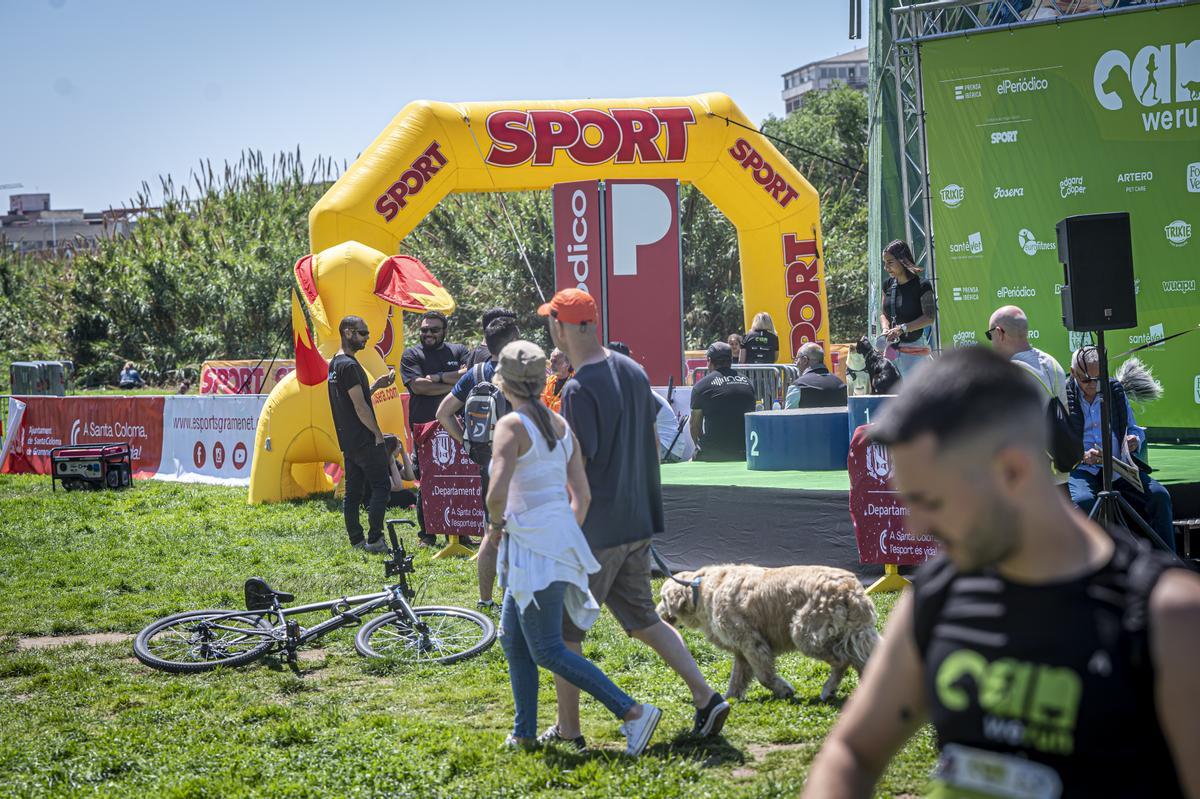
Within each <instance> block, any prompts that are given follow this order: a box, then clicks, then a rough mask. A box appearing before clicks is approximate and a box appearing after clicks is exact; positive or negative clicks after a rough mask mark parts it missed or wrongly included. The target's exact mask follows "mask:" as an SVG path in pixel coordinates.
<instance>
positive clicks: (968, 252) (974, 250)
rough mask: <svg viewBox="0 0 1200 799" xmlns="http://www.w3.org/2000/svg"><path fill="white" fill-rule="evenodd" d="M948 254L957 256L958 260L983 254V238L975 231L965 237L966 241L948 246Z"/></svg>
mask: <svg viewBox="0 0 1200 799" xmlns="http://www.w3.org/2000/svg"><path fill="white" fill-rule="evenodd" d="M950 252H952V253H955V254H957V255H958V257H959V258H971V257H973V256H977V255H982V254H983V236H982V235H981V234H980V233H979V231H975V232H974V233H972V234H971V235H969V236H967V240H966V241H960V242H959V243H957V244H951V245H950Z"/></svg>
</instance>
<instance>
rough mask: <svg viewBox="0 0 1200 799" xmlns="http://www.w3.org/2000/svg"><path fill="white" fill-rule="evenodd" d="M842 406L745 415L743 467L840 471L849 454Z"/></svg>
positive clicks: (847, 414)
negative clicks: (744, 463) (744, 464)
mask: <svg viewBox="0 0 1200 799" xmlns="http://www.w3.org/2000/svg"><path fill="white" fill-rule="evenodd" d="M848 418H849V413H848V411H847V409H846V408H800V409H795V410H786V411H756V412H754V413H748V414H746V467H747V468H748V469H751V470H753V471H768V472H777V471H842V470H844V469H845V468H846V457H847V455H849V453H850V437H849V436H848V435H847V434H846V430H847V426H848V424H849V422H848Z"/></svg>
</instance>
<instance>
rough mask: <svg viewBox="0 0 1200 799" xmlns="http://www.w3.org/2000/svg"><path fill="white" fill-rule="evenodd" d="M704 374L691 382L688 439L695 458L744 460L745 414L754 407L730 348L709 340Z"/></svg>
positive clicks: (749, 387) (750, 388) (750, 389)
mask: <svg viewBox="0 0 1200 799" xmlns="http://www.w3.org/2000/svg"><path fill="white" fill-rule="evenodd" d="M706 354H707V356H708V374H706V375H705V376H704V377H702V378H700V380H698V381H696V385H694V386H692V419H691V422H690V424H691V430H692V439H693V440H694V441H695V442H696V446H697V447H698V451H697V453H696V460H698V461H744V460H746V420H745V419H746V414H748V413H750V412H751V411H753V410H754V403H755V394H754V386H753V385H751V384H750V379H749V378H747V377H746V376H745V375H744V374H741V373H740V372H737V371H735V370H734V368H733V350H732V349H731V348H730V347H729V345H728V344H726V343H725V342H724V341H717V342H714V343H713V344H711V345H710V346H709V348H708V352H707V353H706Z"/></svg>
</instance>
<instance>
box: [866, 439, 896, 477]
mask: <svg viewBox="0 0 1200 799" xmlns="http://www.w3.org/2000/svg"><path fill="white" fill-rule="evenodd" d="M867 474H869V475H871V477H872V478H874V479H875V480H878V481H879V482H881V483H883V482H886V481H887V479H888V478H889V477H891V476H892V462H891V461H890V460H889V459H888V451H887V448H886V447H884V446H883V445H882V444H872V445H871V446H869V447H867Z"/></svg>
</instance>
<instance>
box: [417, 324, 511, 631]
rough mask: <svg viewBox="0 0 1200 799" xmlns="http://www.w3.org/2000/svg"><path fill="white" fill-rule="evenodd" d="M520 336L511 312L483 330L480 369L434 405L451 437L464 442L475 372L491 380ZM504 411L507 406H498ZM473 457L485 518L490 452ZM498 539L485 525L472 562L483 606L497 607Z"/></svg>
mask: <svg viewBox="0 0 1200 799" xmlns="http://www.w3.org/2000/svg"><path fill="white" fill-rule="evenodd" d="M520 337H521V329H520V328H519V327H517V321H516V320H515V319H514V318H512V317H511V316H499V317H496V318H495V319H493V320H492V321H491V322H490V323H489V324H488V326H487V328H486V329H485V330H484V331H483V340H484V342H485V344H486V346H487V348H488V352H489V353H490V356H491V357H489V358H488V360H487V361H486V362H485V363H484V364H482V369H481V368H480V365H479V364H476V365H474V366H472V367H471V368H470V369H468V370H467V371H466V372H465V373H464V374H463V376H462V377H460V378H459V379H458V382H457V383H455V384H454V388H452V389H450V393H449V394H447V395H446V396H445V398H444V399H443V400H442V404H441V405H439V406H438V409H437V420H438V421H439V422H441V423H442V427H444V428H446V432H447V433H449V434H450V436H451V438H453V439H454V440H455V441H457V442H458V443H459V445H460V446H461V445H462V443H463V426H462V421H461V420H460V419H459V413H461V412H462V409H463V407H464V406H465V405H466V404H467V398H468V397H469V396H470V395H471V389H473V388H475V385H476V383H478V382H479V379H478V374H479V373H480V372H482V373H483V375H482V376H483V382H487V383H490V382H491V380H492V376H493V375H495V374H496V357H497V356H498V355H499V354H500V350H502V349H504V345H505V344H507V343H509V342H510V341H516V340H517V339H518V338H520ZM497 402H498V403H503V402H504V398H503V395H501V396H500V398H499V399H498V400H497ZM498 410H504V411H507V408H504V409H498ZM471 457H472V460H474V461H475V462H476V463H478V464H480V465H479V478H480V479H481V480H482V481H483V494H482V496H483V501H484V510H483V515H484V520H485V521H486V520H487V504H486V503H487V492H488V467H487V464H488V461H490V460H491V452H488V453H472V454H471ZM499 546H500V540H499V539H498V538H494V537H493V536H492V534H491V531H490V530H489V529H488V528H487V527H485V528H484V534H483V541H482V542H481V543H480V544H479V554H478V555H477V556H476V558H475V566H476V569H477V571H478V573H479V606H480V607H482V608H486V609H489V610H491V609H494V608H495V607H496V602H495V600H493V599H492V592H493V588H494V586H495V584H496V555H497V554H498V552H499Z"/></svg>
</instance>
